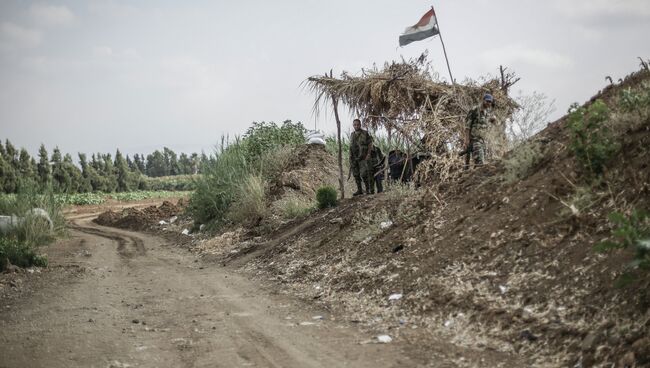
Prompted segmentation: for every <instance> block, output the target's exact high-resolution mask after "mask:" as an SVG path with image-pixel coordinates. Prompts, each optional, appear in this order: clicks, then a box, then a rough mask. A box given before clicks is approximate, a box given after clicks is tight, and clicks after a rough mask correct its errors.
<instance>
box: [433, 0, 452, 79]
mask: <svg viewBox="0 0 650 368" xmlns="http://www.w3.org/2000/svg"><path fill="white" fill-rule="evenodd" d="M431 10H433V14H434V15H435V14H436V11H435V9H433V5H431ZM434 18H435V20H436V27H438V35H439V36H440V43H442V52H444V53H445V61H446V62H447V70H448V71H449V78H451V84H456V81H454V77H453V76H452V75H451V68H450V67H449V58H447V49H446V48H445V41H443V40H442V31H441V30H440V24H438V16H437V15H435V16H434Z"/></svg>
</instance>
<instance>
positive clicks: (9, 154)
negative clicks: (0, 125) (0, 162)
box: [5, 139, 18, 170]
mask: <svg viewBox="0 0 650 368" xmlns="http://www.w3.org/2000/svg"><path fill="white" fill-rule="evenodd" d="M5 152H6V155H5V160H6V161H7V162H8V163H9V164H11V166H12V167H13V168H14V170H18V150H16V147H14V145H13V144H11V142H9V139H7V140H6V141H5Z"/></svg>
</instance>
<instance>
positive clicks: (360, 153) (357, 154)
mask: <svg viewBox="0 0 650 368" xmlns="http://www.w3.org/2000/svg"><path fill="white" fill-rule="evenodd" d="M352 126H353V127H354V132H352V135H351V136H350V169H351V170H352V174H353V175H354V181H355V182H356V183H357V191H356V192H354V194H352V195H353V196H358V195H361V194H363V189H362V186H361V183H362V182H363V184H365V186H366V193H367V194H374V193H375V180H374V177H373V174H374V172H373V170H374V168H373V166H374V165H373V164H372V161H373V160H372V156H371V154H372V137H371V136H370V134H369V133H368V132H367V131H366V130H363V129H361V120H359V119H354V121H353V122H352Z"/></svg>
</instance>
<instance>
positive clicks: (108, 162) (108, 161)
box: [102, 153, 117, 193]
mask: <svg viewBox="0 0 650 368" xmlns="http://www.w3.org/2000/svg"><path fill="white" fill-rule="evenodd" d="M102 159H103V161H104V165H103V167H102V176H103V177H104V179H105V184H104V185H105V186H104V191H106V192H108V193H112V192H114V191H116V190H117V175H116V173H115V166H114V165H113V159H112V158H111V154H110V153H107V154H105V155H102Z"/></svg>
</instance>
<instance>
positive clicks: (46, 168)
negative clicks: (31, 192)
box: [37, 143, 52, 188]
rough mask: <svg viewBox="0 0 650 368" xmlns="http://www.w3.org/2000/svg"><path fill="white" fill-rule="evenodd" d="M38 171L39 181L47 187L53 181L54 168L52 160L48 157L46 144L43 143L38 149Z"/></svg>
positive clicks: (43, 186) (42, 185)
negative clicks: (51, 163) (52, 167)
mask: <svg viewBox="0 0 650 368" xmlns="http://www.w3.org/2000/svg"><path fill="white" fill-rule="evenodd" d="M37 171H38V181H39V183H40V184H41V187H42V188H45V187H47V186H48V185H50V184H51V183H52V169H51V168H50V160H49V158H48V154H47V150H46V149H45V145H44V144H42V143H41V147H40V148H39V149H38V165H37Z"/></svg>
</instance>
